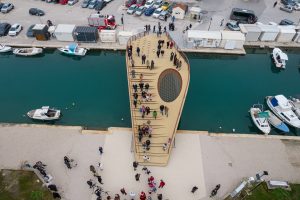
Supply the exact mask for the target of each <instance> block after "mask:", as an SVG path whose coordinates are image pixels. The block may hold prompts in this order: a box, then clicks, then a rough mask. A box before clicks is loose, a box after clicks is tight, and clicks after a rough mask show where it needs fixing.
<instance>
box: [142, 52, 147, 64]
mask: <svg viewBox="0 0 300 200" xmlns="http://www.w3.org/2000/svg"><path fill="white" fill-rule="evenodd" d="M145 61H146V55H145V54H143V55H142V64H145Z"/></svg>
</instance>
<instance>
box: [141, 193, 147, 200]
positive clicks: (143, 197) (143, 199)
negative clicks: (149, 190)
mask: <svg viewBox="0 0 300 200" xmlns="http://www.w3.org/2000/svg"><path fill="white" fill-rule="evenodd" d="M146 198H147V197H146V194H145V192H143V191H142V192H141V194H140V200H146Z"/></svg>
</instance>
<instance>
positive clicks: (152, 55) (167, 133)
mask: <svg viewBox="0 0 300 200" xmlns="http://www.w3.org/2000/svg"><path fill="white" fill-rule="evenodd" d="M159 41H163V43H159ZM167 43H168V44H167ZM130 46H131V48H132V50H127V54H128V55H129V53H128V51H132V53H131V54H132V55H131V56H130V57H129V56H126V65H127V76H128V90H129V97H130V110H131V119H132V127H133V132H134V139H133V140H134V152H135V155H136V156H135V158H136V161H137V162H139V163H143V164H145V165H157V166H166V165H167V163H168V160H169V157H170V154H171V150H172V146H173V141H174V136H175V133H176V130H177V126H178V123H179V120H180V116H181V112H182V109H183V106H184V102H185V98H186V95H187V91H188V86H189V82H190V66H189V62H188V60H187V58H186V56H185V55H184V54H183V53H182V52H180V50H179V49H178V48H177V46H176V44H175V43H174V41H173V40H172V38H170V37H168V34H166V33H163V34H162V35H161V36H159V37H158V36H157V35H156V34H152V33H146V34H140V35H137V36H133V37H131V38H130V40H129V42H128V48H129V47H130ZM158 47H160V48H161V49H159V50H158ZM137 49H139V51H137ZM160 52H164V53H160ZM157 53H158V54H157ZM143 56H145V60H144V62H143V61H142V57H143ZM175 60H177V63H175ZM152 62H153V69H152V67H151V65H152V64H151V63H152ZM132 63H133V64H132ZM147 65H148V66H147ZM179 65H180V67H179ZM133 84H136V85H137V87H138V88H137V89H134V88H133ZM140 84H143V86H144V85H146V84H149V85H150V87H149V89H147V88H142V87H141V86H140ZM144 87H145V86H144ZM135 90H136V91H135ZM142 93H145V94H144V95H145V97H146V95H150V97H149V99H148V98H145V97H142ZM134 94H135V95H138V97H137V98H135V97H134ZM134 99H136V104H137V105H134ZM161 106H163V108H162V109H161ZM147 107H148V108H149V112H147V113H146V114H143V112H142V111H141V109H143V108H147ZM166 109H167V110H166ZM145 112H146V111H145ZM154 112H156V113H157V117H156V116H154V115H155V114H154ZM146 127H148V128H149V129H152V130H151V131H145V132H147V133H142V129H143V128H146ZM139 137H141V138H139ZM147 141H149V142H151V144H150V145H149V149H148V148H147V147H146V146H145V145H143V144H146V143H147ZM147 158H148V159H147Z"/></svg>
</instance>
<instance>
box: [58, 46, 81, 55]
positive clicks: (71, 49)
mask: <svg viewBox="0 0 300 200" xmlns="http://www.w3.org/2000/svg"><path fill="white" fill-rule="evenodd" d="M58 50H59V51H60V52H62V53H65V54H67V55H72V56H85V54H86V52H87V49H85V48H81V47H78V44H76V43H72V44H69V45H68V46H65V47H62V48H58Z"/></svg>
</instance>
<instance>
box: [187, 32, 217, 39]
mask: <svg viewBox="0 0 300 200" xmlns="http://www.w3.org/2000/svg"><path fill="white" fill-rule="evenodd" d="M187 35H188V38H190V39H201V38H207V39H217V40H221V32H220V31H199V30H188V31H187Z"/></svg>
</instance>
